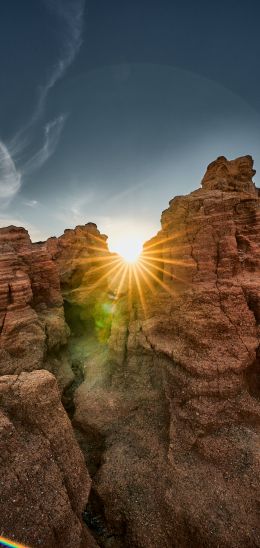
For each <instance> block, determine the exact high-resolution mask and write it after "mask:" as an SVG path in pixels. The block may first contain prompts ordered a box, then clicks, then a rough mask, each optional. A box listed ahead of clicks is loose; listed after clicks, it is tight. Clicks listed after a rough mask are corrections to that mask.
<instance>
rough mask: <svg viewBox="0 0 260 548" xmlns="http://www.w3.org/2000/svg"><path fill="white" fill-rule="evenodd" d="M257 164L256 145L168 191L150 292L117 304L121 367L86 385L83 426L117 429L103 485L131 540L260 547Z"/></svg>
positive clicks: (78, 399)
mask: <svg viewBox="0 0 260 548" xmlns="http://www.w3.org/2000/svg"><path fill="white" fill-rule="evenodd" d="M253 175H254V170H253V162H252V159H251V158H250V157H248V156H246V157H244V158H239V159H237V160H234V161H230V162H229V161H228V160H226V159H225V158H224V157H221V158H219V159H217V161H216V162H213V164H211V165H210V166H209V167H208V170H207V173H206V175H205V177H204V178H203V181H202V188H201V189H200V190H197V191H195V192H192V193H191V194H190V195H188V196H184V197H177V198H175V199H174V200H172V201H171V202H170V206H169V208H168V209H167V210H166V211H164V212H163V214H162V230H161V231H160V232H159V233H158V235H157V236H156V237H155V238H153V239H152V240H151V241H150V242H147V244H146V245H145V247H144V255H143V258H144V261H145V262H144V265H145V267H146V270H145V271H144V272H145V275H146V281H144V280H143V281H142V282H141V283H142V289H143V301H144V302H141V299H140V298H139V299H138V292H136V294H135V297H134V299H133V301H132V305H131V306H130V307H129V299H128V298H127V297H125V296H122V298H121V299H120V300H119V302H118V304H117V306H116V308H115V314H114V319H113V323H112V330H111V337H110V359H109V360H108V362H107V367H109V369H110V373H111V375H110V378H109V380H108V379H107V378H106V381H105V382H104V380H103V382H102V380H101V381H100V382H99V386H97V385H94V388H93V385H92V387H90V385H89V383H88V380H87V378H86V381H85V383H83V384H82V385H81V386H80V387H79V388H78V390H77V392H76V396H75V404H76V413H75V417H74V424H75V426H76V427H77V428H79V429H80V436H82V432H83V433H84V432H86V433H87V432H90V431H92V432H93V433H94V434H95V439H97V437H98V435H100V439H102V440H105V442H104V443H103V454H102V458H100V455H99V456H98V459H99V463H101V465H99V470H98V472H97V473H96V474H95V475H94V489H95V490H96V491H97V493H98V495H99V497H100V498H101V500H102V502H103V504H104V507H105V514H106V518H107V520H108V522H109V523H110V525H111V527H112V528H113V530H114V531H116V533H117V534H118V535H119V538H121V539H123V540H121V542H122V545H124V546H138V547H145V548H146V547H153V548H155V547H157V546H159V545H163V546H169V547H172V546H176V547H177V546H178V547H180V546H181V547H183V548H184V547H187V546H194V547H195V546H211V547H214V548H215V547H223V548H224V547H234V548H235V547H236V548H237V547H238V546H241V545H242V546H245V547H253V546H260V525H259V524H260V520H259V495H260V484H259V472H260V469H259V466H260V465H259V454H260V438H259V426H260V406H259V385H258V384H257V383H258V381H257V378H258V376H259V318H260V314H259V311H260V276H259V273H260V245H259V244H260V217H259V215H260V213H259V205H260V200H259V194H258V191H257V189H256V188H255V185H254V183H253V182H252V176H253ZM148 271H150V272H152V275H150V274H149V272H148ZM148 282H149V283H148ZM97 447H98V444H97ZM87 453H88V448H87V450H86V454H87ZM120 535H121V537H120ZM118 542H119V541H118ZM104 546H106V543H105V542H104ZM118 546H121V544H120V543H119V544H118Z"/></svg>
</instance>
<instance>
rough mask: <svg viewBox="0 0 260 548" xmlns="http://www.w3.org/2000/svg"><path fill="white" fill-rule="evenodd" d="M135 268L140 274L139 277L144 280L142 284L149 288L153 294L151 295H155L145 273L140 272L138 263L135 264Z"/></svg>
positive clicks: (153, 288) (140, 267)
mask: <svg viewBox="0 0 260 548" xmlns="http://www.w3.org/2000/svg"><path fill="white" fill-rule="evenodd" d="M136 268H137V270H138V272H139V273H140V275H141V276H142V278H143V280H144V283H145V284H146V285H147V286H148V287H149V289H150V291H151V292H152V293H153V295H155V287H154V286H153V285H152V283H151V282H150V281H149V279H148V278H147V276H146V274H145V272H143V271H142V266H141V265H140V264H139V263H137V265H136Z"/></svg>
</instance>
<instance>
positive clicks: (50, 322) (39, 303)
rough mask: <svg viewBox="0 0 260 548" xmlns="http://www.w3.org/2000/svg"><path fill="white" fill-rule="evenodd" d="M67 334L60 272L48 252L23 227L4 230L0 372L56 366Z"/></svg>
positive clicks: (0, 250) (1, 232)
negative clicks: (35, 242) (32, 239)
mask: <svg viewBox="0 0 260 548" xmlns="http://www.w3.org/2000/svg"><path fill="white" fill-rule="evenodd" d="M68 335H69V329H68V327H67V325H66V323H65V321H64V313H63V301H62V296H61V292H60V282H59V275H58V270H57V267H56V266H55V264H54V262H53V261H52V259H51V256H50V254H48V253H46V250H45V249H44V248H43V246H42V245H40V244H32V243H31V240H30V237H29V235H28V233H27V231H26V230H25V229H23V228H17V227H14V226H10V227H7V228H1V229H0V372H1V374H2V375H3V374H13V373H19V372H21V371H32V370H33V369H39V368H41V367H45V365H46V367H50V368H51V367H52V365H51V363H49V365H48V364H47V360H48V359H50V361H52V360H53V362H54V365H53V367H54V369H55V367H56V368H57V357H56V355H57V352H58V351H60V349H61V348H62V347H63V346H64V345H65V344H66V342H67V338H68ZM59 363H61V362H59ZM66 382H67V381H66ZM66 382H65V384H66Z"/></svg>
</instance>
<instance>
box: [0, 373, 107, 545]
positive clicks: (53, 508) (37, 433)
mask: <svg viewBox="0 0 260 548" xmlns="http://www.w3.org/2000/svg"><path fill="white" fill-rule="evenodd" d="M0 432H1V436H0V455H1V456H0V490H1V498H0V530H1V535H2V536H5V537H7V538H10V539H14V540H16V541H19V542H21V543H24V544H26V545H28V546H30V547H33V548H34V547H36V546H44V547H48V548H58V547H60V548H61V547H62V548H63V547H67V548H71V547H72V546H73V548H74V547H75V548H77V547H78V548H80V547H81V548H83V547H84V548H87V547H94V546H96V543H95V541H94V540H93V539H92V538H91V535H90V534H89V533H88V531H87V530H86V528H85V526H84V525H83V522H82V517H81V514H82V512H83V509H84V507H85V505H86V501H87V499H88V494H89V490H90V478H89V475H88V473H87V470H86V467H85V464H84V459H83V455H82V453H81V451H80V449H79V447H78V445H77V443H76V440H75V438H74V434H73V431H72V427H71V424H70V421H69V419H68V418H67V415H66V413H65V411H64V409H63V407H62V405H61V403H60V396H59V391H58V387H57V384H56V381H55V378H54V377H53V375H51V374H50V373H49V372H47V371H43V370H41V371H34V372H32V373H21V374H20V375H13V376H2V377H0Z"/></svg>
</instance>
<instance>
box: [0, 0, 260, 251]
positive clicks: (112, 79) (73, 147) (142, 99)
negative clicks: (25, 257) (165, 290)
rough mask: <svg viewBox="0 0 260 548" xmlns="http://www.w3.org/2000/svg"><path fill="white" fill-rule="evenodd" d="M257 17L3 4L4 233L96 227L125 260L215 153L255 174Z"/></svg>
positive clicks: (210, 8)
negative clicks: (249, 160)
mask: <svg viewBox="0 0 260 548" xmlns="http://www.w3.org/2000/svg"><path fill="white" fill-rule="evenodd" d="M259 16H260V5H259V2H258V0H249V1H248V2H247V3H245V2H242V1H239V0H238V1H236V2H235V1H233V0H229V1H228V2H226V1H225V2H224V1H223V0H220V1H219V2H208V1H207V2H206V1H205V0H198V1H197V2H193V1H191V0H186V2H185V1H183V0H182V1H173V0H171V1H163V0H161V1H160V2H159V1H153V0H149V1H148V0H143V1H140V0H139V1H135V0H134V1H131V2H129V1H126V0H125V1H124V0H121V1H120V2H119V1H113V0H111V1H110V2H107V1H104V0H100V1H96V0H95V1H94V0H90V1H89V2H88V1H86V2H85V1H84V0H39V1H38V2H35V1H33V0H27V1H26V2H20V1H18V0H9V2H8V3H5V4H4V5H3V7H2V12H1V21H0V27H1V28H0V32H1V37H2V38H1V39H2V44H1V46H2V47H1V52H0V57H1V69H2V78H1V81H0V91H1V104H0V121H1V123H0V223H1V226H6V225H8V224H11V223H12V224H18V225H23V226H26V227H27V228H28V229H29V232H30V234H31V236H32V239H34V240H37V239H45V238H46V237H48V236H50V235H59V234H61V233H62V232H63V230H64V229H65V228H66V227H73V226H75V225H76V224H84V223H87V222H90V221H92V222H96V223H97V224H98V227H99V228H100V230H101V231H102V232H105V233H107V234H108V236H109V242H110V247H111V249H112V250H115V251H120V246H122V245H125V244H124V242H127V241H130V240H131V239H134V240H135V241H137V242H139V245H141V243H142V242H143V241H144V240H145V239H147V238H149V237H151V236H152V235H153V234H154V233H155V232H156V231H157V230H158V229H159V228H160V214H161V211H162V210H163V209H165V208H166V207H167V205H168V201H169V200H170V199H171V198H172V197H173V196H175V195H179V194H185V193H187V192H190V191H191V190H193V189H195V188H196V187H198V186H199V183H200V180H201V178H202V176H203V173H204V171H205V169H206V166H207V164H208V163H209V162H211V161H212V160H213V159H215V158H216V157H217V156H218V155H225V156H227V157H229V158H233V157H236V156H239V155H243V154H252V155H253V157H254V158H255V167H256V170H258V166H259V165H260V153H259V151H260V113H259V108H260V97H259V84H260V68H259V61H258V60H259V54H260V38H259V32H258V25H259ZM255 180H256V183H257V175H256V178H255Z"/></svg>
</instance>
